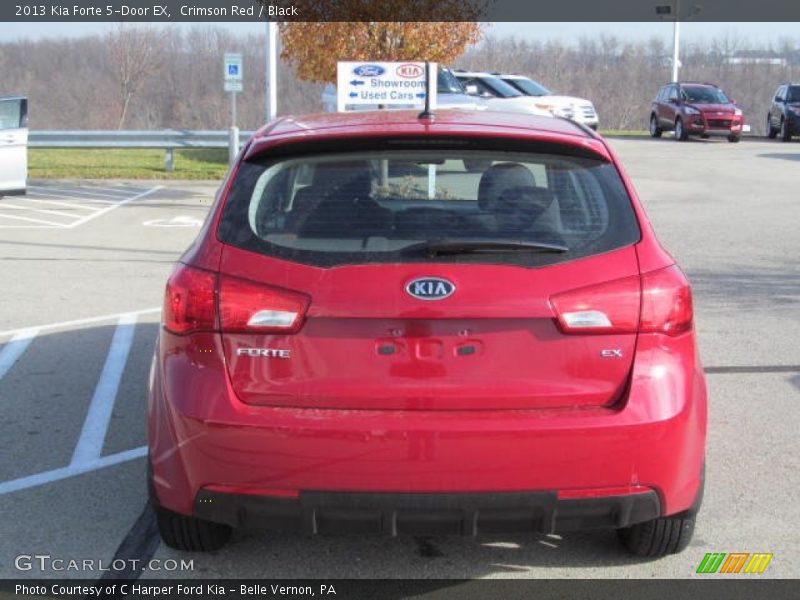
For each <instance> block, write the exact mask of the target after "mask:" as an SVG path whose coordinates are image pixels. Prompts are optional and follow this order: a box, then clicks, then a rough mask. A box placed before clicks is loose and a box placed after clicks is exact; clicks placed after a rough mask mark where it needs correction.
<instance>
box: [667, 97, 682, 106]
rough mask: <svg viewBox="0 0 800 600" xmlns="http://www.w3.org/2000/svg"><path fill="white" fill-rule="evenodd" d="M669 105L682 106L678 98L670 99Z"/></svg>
mask: <svg viewBox="0 0 800 600" xmlns="http://www.w3.org/2000/svg"><path fill="white" fill-rule="evenodd" d="M669 103H670V104H674V105H675V106H678V104H680V101H679V100H678V99H677V98H670V99H669Z"/></svg>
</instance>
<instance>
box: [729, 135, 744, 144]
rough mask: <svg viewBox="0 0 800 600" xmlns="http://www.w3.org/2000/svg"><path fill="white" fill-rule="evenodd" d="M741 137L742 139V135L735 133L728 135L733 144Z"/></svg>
mask: <svg viewBox="0 0 800 600" xmlns="http://www.w3.org/2000/svg"><path fill="white" fill-rule="evenodd" d="M741 139H742V136H740V135H734V134H731V135H729V136H728V141H729V142H730V143H731V144H735V143H737V142H738V141H740V140H741Z"/></svg>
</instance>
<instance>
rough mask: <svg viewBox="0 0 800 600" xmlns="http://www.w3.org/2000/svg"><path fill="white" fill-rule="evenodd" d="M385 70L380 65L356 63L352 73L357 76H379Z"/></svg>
mask: <svg viewBox="0 0 800 600" xmlns="http://www.w3.org/2000/svg"><path fill="white" fill-rule="evenodd" d="M385 72H386V70H385V69H384V68H383V67H382V66H380V65H358V66H357V67H356V68H355V69H353V73H355V74H356V75H358V76H359V77H380V76H381V75H383V74H384V73H385Z"/></svg>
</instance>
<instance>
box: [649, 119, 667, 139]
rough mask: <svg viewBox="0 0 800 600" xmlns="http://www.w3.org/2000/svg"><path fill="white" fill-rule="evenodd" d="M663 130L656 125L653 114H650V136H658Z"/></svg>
mask: <svg viewBox="0 0 800 600" xmlns="http://www.w3.org/2000/svg"><path fill="white" fill-rule="evenodd" d="M662 133H664V130H663V129H661V127H659V126H658V119H656V116H655V115H650V137H654V138H660V137H661V134H662Z"/></svg>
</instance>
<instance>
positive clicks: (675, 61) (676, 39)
mask: <svg viewBox="0 0 800 600" xmlns="http://www.w3.org/2000/svg"><path fill="white" fill-rule="evenodd" d="M678 4H679V1H678V0H675V21H674V23H673V29H672V81H673V82H677V81H678V69H679V68H680V64H681V61H680V57H679V54H680V46H681V22H680V20H679V8H678Z"/></svg>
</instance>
